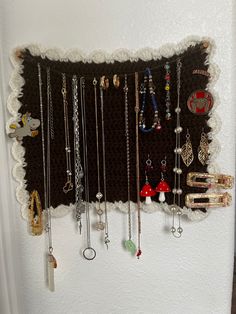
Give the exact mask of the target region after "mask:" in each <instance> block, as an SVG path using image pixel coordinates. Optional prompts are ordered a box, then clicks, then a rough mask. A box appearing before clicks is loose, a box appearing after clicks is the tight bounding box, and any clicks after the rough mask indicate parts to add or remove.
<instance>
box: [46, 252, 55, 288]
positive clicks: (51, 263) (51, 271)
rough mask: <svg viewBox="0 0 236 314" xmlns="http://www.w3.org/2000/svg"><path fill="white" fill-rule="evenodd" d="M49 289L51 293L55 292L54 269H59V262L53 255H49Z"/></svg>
mask: <svg viewBox="0 0 236 314" xmlns="http://www.w3.org/2000/svg"><path fill="white" fill-rule="evenodd" d="M47 264H48V269H47V270H48V274H47V275H48V278H47V279H48V288H49V290H50V291H55V283H54V269H55V268H57V261H56V259H55V257H54V256H53V255H52V254H50V253H49V254H48V260H47Z"/></svg>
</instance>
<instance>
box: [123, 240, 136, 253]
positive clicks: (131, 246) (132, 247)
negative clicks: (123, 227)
mask: <svg viewBox="0 0 236 314" xmlns="http://www.w3.org/2000/svg"><path fill="white" fill-rule="evenodd" d="M125 248H126V250H128V251H129V252H130V253H131V254H133V255H134V254H135V253H136V245H135V244H134V242H133V241H132V240H126V241H125Z"/></svg>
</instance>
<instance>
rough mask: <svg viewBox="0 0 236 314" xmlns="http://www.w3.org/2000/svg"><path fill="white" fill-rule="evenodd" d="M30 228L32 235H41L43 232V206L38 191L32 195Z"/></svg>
mask: <svg viewBox="0 0 236 314" xmlns="http://www.w3.org/2000/svg"><path fill="white" fill-rule="evenodd" d="M35 207H36V208H35ZM29 227H30V233H31V234H32V235H41V234H42V232H43V220H42V206H41V201H40V197H39V193H38V191H36V190H34V191H33V192H32V193H31V194H30V206H29Z"/></svg>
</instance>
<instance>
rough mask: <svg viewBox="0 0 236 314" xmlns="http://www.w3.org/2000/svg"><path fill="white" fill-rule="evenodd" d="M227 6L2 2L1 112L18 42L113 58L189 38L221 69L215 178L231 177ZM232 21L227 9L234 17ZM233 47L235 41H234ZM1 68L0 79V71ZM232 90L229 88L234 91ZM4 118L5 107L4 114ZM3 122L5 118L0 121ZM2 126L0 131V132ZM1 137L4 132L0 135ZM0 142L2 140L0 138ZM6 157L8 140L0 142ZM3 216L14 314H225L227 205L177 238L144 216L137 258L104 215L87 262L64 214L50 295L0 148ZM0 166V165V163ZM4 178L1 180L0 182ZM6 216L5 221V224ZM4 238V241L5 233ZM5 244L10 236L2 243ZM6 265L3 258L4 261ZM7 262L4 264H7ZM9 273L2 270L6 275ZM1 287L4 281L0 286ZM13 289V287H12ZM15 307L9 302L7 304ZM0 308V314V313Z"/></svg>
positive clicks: (150, 1) (116, 221)
mask: <svg viewBox="0 0 236 314" xmlns="http://www.w3.org/2000/svg"><path fill="white" fill-rule="evenodd" d="M233 2H234V1H233V0H225V1H222V0H208V1H205V0H196V1H194V0H181V1H171V0H165V1H164V0H159V1H155V0H146V1H141V0H136V1H125V0H119V1H108V0H97V1H95V0H91V1H84V0H81V1H78V0H70V1H67V2H66V1H62V0H54V1H53V0H51V1H46V0H41V1H32V0H24V1H22V0H21V1H19V0H5V1H4V0H3V1H2V2H1V4H0V7H1V15H2V19H1V22H0V23H1V25H0V29H1V32H2V44H1V45H2V46H1V49H2V56H1V57H2V61H3V63H4V65H3V68H1V69H0V71H1V75H2V76H1V77H2V79H3V80H4V81H3V93H2V95H1V96H3V105H4V106H5V101H6V95H7V94H8V92H9V91H8V86H7V84H8V80H9V76H10V71H11V65H10V64H9V60H8V55H9V53H10V51H11V49H12V48H13V47H15V46H17V45H19V44H23V43H32V42H37V43H41V44H43V45H44V46H57V47H61V48H74V47H78V48H81V49H83V50H85V51H86V52H90V51H92V50H94V49H98V48H101V49H104V50H107V51H113V50H115V49H117V48H129V49H138V48H142V47H146V46H149V47H155V48H158V47H160V46H161V45H162V44H165V43H167V42H178V41H180V40H182V39H183V38H184V37H186V36H189V35H200V36H209V37H212V38H213V39H214V40H215V42H216V45H217V51H216V55H215V62H216V63H217V64H218V65H219V67H220V68H221V76H220V79H219V81H218V83H217V86H216V88H217V91H218V93H219V95H220V98H221V106H220V107H219V108H218V113H219V115H221V116H222V120H223V123H222V132H221V133H220V134H219V135H218V138H219V140H220V141H221V144H222V151H221V153H220V155H219V158H218V162H219V164H220V165H221V169H222V172H225V173H229V174H233V175H234V166H235V165H234V164H235V155H234V153H235V150H234V148H235V146H234V132H235V125H234V123H235V122H234V121H235V120H234V119H235V109H234V108H235V99H234V96H235V93H234V94H233V88H232V86H233V78H234V76H233V62H232V60H233V59H232V46H233V45H232V40H233V31H232V25H231V24H232V20H233V8H232V6H233ZM234 13H235V11H234ZM234 40H235V38H234ZM3 70H4V73H3ZM234 89H235V87H234ZM4 112H5V108H4ZM2 120H4V122H5V120H6V113H5V114H4V115H3V116H1V121H2ZM2 125H3V124H2ZM2 131H3V128H2ZM1 141H5V138H4V135H3V132H1ZM3 145H7V149H9V141H8V140H7V144H4V142H3ZM0 154H1V160H2V162H4V166H3V167H4V169H3V172H2V171H1V174H2V176H3V177H2V178H1V195H2V204H1V206H2V210H3V211H2V212H3V213H5V217H6V215H9V217H10V218H11V219H12V226H10V227H9V225H5V226H4V235H5V237H6V238H7V239H11V238H12V239H13V241H14V244H13V249H14V250H13V252H11V250H10V249H11V246H10V244H9V246H7V249H8V254H13V257H14V259H11V260H10V261H9V262H10V266H11V263H15V272H14V276H13V279H14V280H16V285H17V288H18V294H19V296H20V297H19V300H18V301H19V305H17V307H18V313H20V314H39V313H45V314H49V313H50V314H54V313H55V314H62V313H63V314H64V313H69V314H75V313H83V314H95V313H96V314H100V313H103V314H111V313H112V314H121V313H122V314H126V313H127V314H134V313H136V314H138V313H140V314H141V313H145V314H151V313H157V314H189V313H191V314H227V313H230V303H231V286H232V271H233V251H234V206H231V207H230V208H226V209H218V210H214V211H213V212H212V213H211V215H210V216H209V217H208V218H207V219H206V220H204V221H203V222H200V223H188V222H185V223H184V234H183V237H182V239H180V240H178V239H174V238H173V237H172V236H171V235H170V234H169V233H166V232H165V231H164V227H165V226H166V225H168V224H169V218H167V217H166V216H165V215H164V214H163V213H159V212H158V213H155V214H152V215H148V214H143V215H142V217H143V234H142V238H143V244H142V247H143V256H142V258H141V259H140V260H136V259H135V258H132V257H131V256H130V255H129V254H128V253H127V252H125V251H124V250H123V249H122V245H121V242H122V240H123V238H124V236H125V235H126V229H125V223H126V216H125V215H122V214H121V213H116V212H114V213H112V214H111V215H110V216H109V220H110V230H111V235H110V237H111V241H112V244H111V245H110V248H109V251H106V250H105V249H104V247H103V245H102V244H101V242H100V240H99V239H98V234H97V233H96V232H93V234H92V237H93V241H94V246H95V247H96V248H97V250H98V252H97V253H98V256H97V258H96V260H94V261H93V262H86V261H85V260H83V258H82V257H81V255H80V247H81V240H80V238H79V236H78V235H77V234H75V232H74V229H73V222H72V219H71V217H70V216H67V217H65V218H62V219H58V220H54V221H53V228H54V231H53V236H54V246H55V256H56V257H57V259H58V269H57V270H56V292H55V293H50V292H49V291H48V290H47V289H46V288H45V287H44V279H43V278H44V260H43V252H44V247H45V240H44V237H39V238H34V237H31V236H29V235H28V234H27V231H26V230H27V226H26V223H25V221H23V220H22V219H21V217H20V211H19V204H18V203H17V201H16V200H15V195H14V186H15V183H14V181H13V179H12V178H11V177H10V176H9V171H10V167H11V165H12V163H13V162H12V160H9V165H8V167H7V166H6V167H5V164H6V163H7V156H8V152H7V151H5V150H1V153H0ZM1 166H2V165H1ZM3 178H4V179H3ZM7 217H8V216H7ZM10 231H11V233H10ZM10 236H11V237H10ZM5 257H6V255H5ZM5 262H6V264H7V262H8V260H7V261H6V260H5ZM10 266H9V267H10ZM1 280H2V278H1ZM12 289H13V288H12ZM13 304H16V300H15V299H14V300H12V307H13ZM0 309H1V306H0ZM8 313H12V314H17V310H16V309H12V310H11V311H8V310H7V309H5V310H4V309H3V308H2V311H1V314H8Z"/></svg>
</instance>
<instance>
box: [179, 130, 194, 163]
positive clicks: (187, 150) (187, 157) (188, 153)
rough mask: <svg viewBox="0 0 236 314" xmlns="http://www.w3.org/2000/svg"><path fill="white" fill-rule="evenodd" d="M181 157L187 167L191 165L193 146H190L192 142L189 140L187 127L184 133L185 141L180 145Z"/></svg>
mask: <svg viewBox="0 0 236 314" xmlns="http://www.w3.org/2000/svg"><path fill="white" fill-rule="evenodd" d="M181 157H182V160H183V162H184V163H185V165H186V166H187V167H189V166H190V165H191V163H192V162H193V159H194V156H193V147H192V143H191V140H190V134H189V131H188V129H187V134H186V142H185V144H184V145H183V146H182V152H181Z"/></svg>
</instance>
